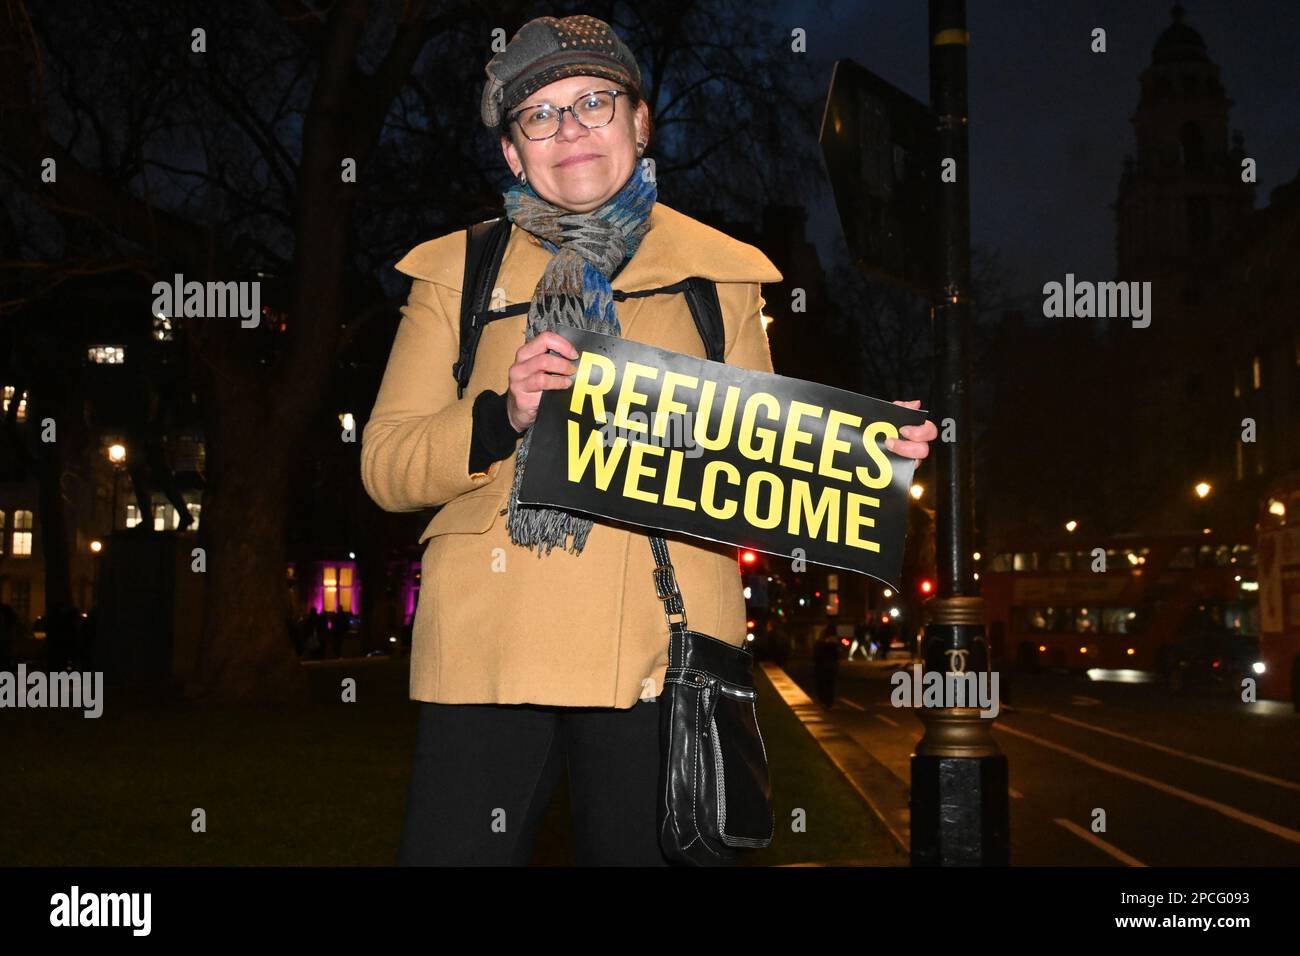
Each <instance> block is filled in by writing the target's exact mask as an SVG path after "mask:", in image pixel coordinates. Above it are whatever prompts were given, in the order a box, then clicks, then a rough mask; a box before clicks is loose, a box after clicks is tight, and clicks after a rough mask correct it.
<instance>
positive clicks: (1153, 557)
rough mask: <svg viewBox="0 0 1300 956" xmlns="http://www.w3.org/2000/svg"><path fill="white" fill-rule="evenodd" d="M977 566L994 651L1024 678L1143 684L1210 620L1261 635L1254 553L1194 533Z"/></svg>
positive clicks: (1042, 551)
mask: <svg viewBox="0 0 1300 956" xmlns="http://www.w3.org/2000/svg"><path fill="white" fill-rule="evenodd" d="M1097 549H1100V552H1099V551H1098V550H1097ZM1103 556H1104V560H1102V558H1103ZM982 558H983V560H981V561H980V562H979V564H980V565H982V570H981V572H980V591H981V594H982V595H983V596H984V599H985V602H986V606H987V611H988V628H989V630H988V633H989V640H990V644H991V649H992V651H993V654H994V657H995V659H1001V660H1002V661H1003V662H1004V663H1005V664H1015V665H1016V666H1018V667H1020V668H1022V669H1038V668H1040V667H1053V668H1065V669H1069V670H1077V671H1087V672H1089V673H1090V674H1091V675H1092V676H1094V677H1098V678H1102V679H1106V678H1111V679H1118V680H1125V679H1137V680H1141V679H1148V678H1149V677H1152V676H1156V675H1162V674H1163V673H1164V671H1165V667H1166V655H1167V654H1168V653H1169V649H1170V647H1171V646H1172V645H1174V644H1176V643H1177V642H1178V641H1179V640H1180V638H1181V637H1182V636H1183V635H1184V634H1185V633H1186V632H1187V631H1188V629H1189V628H1191V627H1193V626H1194V624H1195V622H1196V621H1198V620H1203V619H1204V618H1205V617H1207V616H1209V617H1213V618H1214V619H1215V620H1219V621H1222V622H1223V625H1224V626H1225V627H1227V628H1229V629H1231V630H1233V631H1236V632H1238V633H1241V634H1246V635H1253V634H1255V633H1256V632H1257V625H1256V620H1257V613H1256V612H1257V602H1256V600H1255V592H1254V587H1255V548H1254V546H1253V545H1252V544H1248V543H1243V542H1239V541H1228V540H1221V539H1218V538H1216V537H1215V536H1214V535H1213V534H1204V533H1201V534H1194V533H1190V532H1189V533H1185V534H1167V535H1158V536H1156V535H1138V534H1119V535H1110V536H1106V537H1102V538H1093V539H1088V538H1084V537H1083V536H1081V535H1070V536H1069V537H1068V538H1056V539H1053V540H1050V541H1039V542H1035V543H1034V544H1033V545H1027V546H1025V547H1024V549H1023V550H1016V551H1002V552H998V553H994V554H989V555H984V556H982ZM1103 567H1104V570H1103Z"/></svg>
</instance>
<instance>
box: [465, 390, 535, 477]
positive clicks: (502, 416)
mask: <svg viewBox="0 0 1300 956" xmlns="http://www.w3.org/2000/svg"><path fill="white" fill-rule="evenodd" d="M473 417H474V429H473V431H472V432H471V433H470V441H469V473H470V474H471V475H473V474H481V473H483V472H486V471H487V469H488V465H490V464H492V462H494V461H500V460H501V459H502V458H509V457H510V456H511V454H513V452H514V450H515V443H516V442H517V441H518V440H519V439H520V438H522V437H523V434H524V433H523V432H517V431H515V426H513V425H511V424H510V417H509V416H508V415H507V414H506V396H505V395H504V394H499V393H497V392H494V391H492V390H491V389H490V388H489V389H484V390H483V391H481V392H479V393H478V396H477V397H476V398H475V399H474V409H473Z"/></svg>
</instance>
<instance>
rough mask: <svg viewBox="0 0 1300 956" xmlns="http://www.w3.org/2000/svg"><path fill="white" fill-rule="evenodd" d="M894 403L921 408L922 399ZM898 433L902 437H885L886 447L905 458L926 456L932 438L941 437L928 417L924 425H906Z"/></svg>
mask: <svg viewBox="0 0 1300 956" xmlns="http://www.w3.org/2000/svg"><path fill="white" fill-rule="evenodd" d="M894 404H895V405H902V406H903V407H904V408H920V407H921V400H920V399H919V398H918V399H914V400H913V401H910V402H902V401H897V400H895V402H894ZM898 434H899V435H901V436H902V438H886V439H885V447H886V448H888V449H889V450H890V451H892V452H893V453H894V454H895V455H902V456H903V457H904V458H924V457H925V456H926V455H928V454H930V441H931V439H934V438H937V437H939V429H938V428H936V427H935V424H934V422H932V421H930V420H929V419H928V418H927V419H926V420H925V424H924V425H904V426H903V427H902V428H900V429H899V430H898ZM903 439H907V440H906V441H904V440H903Z"/></svg>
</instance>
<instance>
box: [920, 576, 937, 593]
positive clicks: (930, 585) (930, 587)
mask: <svg viewBox="0 0 1300 956" xmlns="http://www.w3.org/2000/svg"><path fill="white" fill-rule="evenodd" d="M921 593H922V594H933V593H934V582H933V581H931V580H930V579H929V578H922V579H921Z"/></svg>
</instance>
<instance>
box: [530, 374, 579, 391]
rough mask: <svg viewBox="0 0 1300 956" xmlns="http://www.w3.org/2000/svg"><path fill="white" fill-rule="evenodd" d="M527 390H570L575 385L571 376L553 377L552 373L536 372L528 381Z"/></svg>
mask: <svg viewBox="0 0 1300 956" xmlns="http://www.w3.org/2000/svg"><path fill="white" fill-rule="evenodd" d="M526 381H527V390H528V391H530V392H544V391H546V390H547V389H553V388H568V387H569V386H570V385H572V384H573V376H571V375H552V374H551V373H550V372H534V373H533V374H532V375H529V376H528V378H527V379H526Z"/></svg>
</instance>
